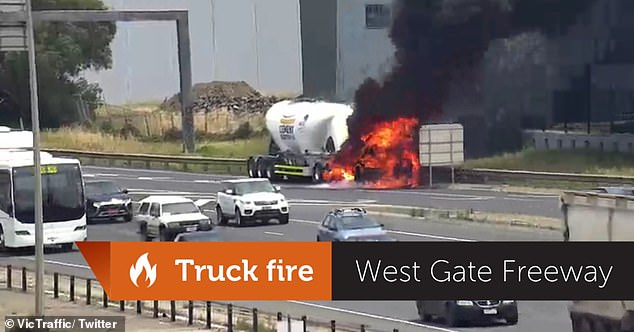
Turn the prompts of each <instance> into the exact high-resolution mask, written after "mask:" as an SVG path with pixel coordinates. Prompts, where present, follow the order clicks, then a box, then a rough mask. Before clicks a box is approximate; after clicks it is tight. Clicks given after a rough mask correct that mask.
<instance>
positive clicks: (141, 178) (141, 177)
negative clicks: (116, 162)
mask: <svg viewBox="0 0 634 332" xmlns="http://www.w3.org/2000/svg"><path fill="white" fill-rule="evenodd" d="M136 179H137V180H153V179H152V178H150V177H147V176H139V177H138V178H136Z"/></svg>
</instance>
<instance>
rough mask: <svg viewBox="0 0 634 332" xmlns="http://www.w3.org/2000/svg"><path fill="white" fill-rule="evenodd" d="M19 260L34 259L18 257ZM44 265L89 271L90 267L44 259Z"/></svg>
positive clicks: (31, 259) (32, 259) (33, 258)
mask: <svg viewBox="0 0 634 332" xmlns="http://www.w3.org/2000/svg"><path fill="white" fill-rule="evenodd" d="M19 259H23V260H27V261H35V257H19ZM44 263H47V264H54V265H60V266H66V267H74V268H78V269H87V270H90V266H87V265H79V264H72V263H65V262H60V261H52V260H48V259H45V260H44Z"/></svg>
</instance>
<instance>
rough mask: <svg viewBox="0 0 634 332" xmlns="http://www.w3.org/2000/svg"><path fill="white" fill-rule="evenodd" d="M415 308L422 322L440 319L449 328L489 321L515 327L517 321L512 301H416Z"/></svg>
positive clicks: (516, 313)
mask: <svg viewBox="0 0 634 332" xmlns="http://www.w3.org/2000/svg"><path fill="white" fill-rule="evenodd" d="M416 308H417V309H418V315H419V316H420V318H421V320H423V321H424V322H428V321H430V320H431V319H432V318H433V317H442V318H444V320H445V322H446V323H447V325H449V326H459V325H460V323H462V322H471V321H479V320H491V319H504V320H506V323H507V324H508V325H515V324H517V321H518V311H517V302H516V301H514V300H476V301H470V300H455V301H416Z"/></svg>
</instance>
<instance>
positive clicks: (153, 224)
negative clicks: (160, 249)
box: [134, 196, 211, 241]
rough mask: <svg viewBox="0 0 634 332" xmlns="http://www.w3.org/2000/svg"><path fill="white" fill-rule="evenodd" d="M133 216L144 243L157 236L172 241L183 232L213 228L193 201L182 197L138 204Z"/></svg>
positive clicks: (162, 239)
mask: <svg viewBox="0 0 634 332" xmlns="http://www.w3.org/2000/svg"><path fill="white" fill-rule="evenodd" d="M139 204H140V206H139V210H138V212H137V214H136V215H135V216H134V217H135V219H136V220H137V222H138V223H139V228H140V231H141V236H142V237H143V239H144V240H145V241H152V239H154V238H156V237H158V238H159V239H160V241H171V240H172V239H173V238H174V237H175V236H176V235H178V234H179V233H183V232H194V231H199V230H209V229H211V220H209V217H207V216H206V215H204V214H203V213H202V212H201V209H200V206H198V205H197V204H196V203H194V201H192V200H191V199H188V198H185V197H180V196H149V197H146V198H144V199H142V200H141V201H140V202H139Z"/></svg>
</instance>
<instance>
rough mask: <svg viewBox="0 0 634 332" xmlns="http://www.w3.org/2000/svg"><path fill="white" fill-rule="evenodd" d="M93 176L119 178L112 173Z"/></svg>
mask: <svg viewBox="0 0 634 332" xmlns="http://www.w3.org/2000/svg"><path fill="white" fill-rule="evenodd" d="M95 176H103V177H115V176H119V174H112V173H96V174H95Z"/></svg>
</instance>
